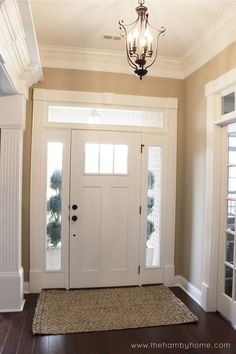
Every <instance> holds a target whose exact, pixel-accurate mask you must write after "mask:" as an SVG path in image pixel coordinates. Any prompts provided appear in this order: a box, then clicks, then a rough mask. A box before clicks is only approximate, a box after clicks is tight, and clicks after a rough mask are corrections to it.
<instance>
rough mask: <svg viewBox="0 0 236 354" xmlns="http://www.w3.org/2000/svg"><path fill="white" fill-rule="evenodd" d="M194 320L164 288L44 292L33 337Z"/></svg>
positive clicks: (156, 286) (36, 313)
mask: <svg viewBox="0 0 236 354" xmlns="http://www.w3.org/2000/svg"><path fill="white" fill-rule="evenodd" d="M194 321H197V317H196V316H195V315H194V314H192V312H190V310H189V309H188V308H187V307H186V306H185V305H184V304H183V303H182V302H181V301H180V300H179V299H178V298H177V297H176V296H175V295H174V294H173V293H172V292H171V291H170V290H169V289H168V288H166V287H165V286H163V285H155V286H143V287H127V288H108V289H89V290H43V291H42V292H41V294H40V296H39V299H38V303H37V306H36V310H35V315H34V319H33V327H32V330H33V333H34V334H64V333H75V332H91V331H108V330H115V329H125V328H140V327H151V326H161V325H172V324H180V323H187V322H194Z"/></svg>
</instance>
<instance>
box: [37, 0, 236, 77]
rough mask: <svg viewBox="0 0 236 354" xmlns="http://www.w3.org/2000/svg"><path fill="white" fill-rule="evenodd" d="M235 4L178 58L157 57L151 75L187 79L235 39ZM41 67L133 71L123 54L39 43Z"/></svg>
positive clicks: (129, 72)
mask: <svg viewBox="0 0 236 354" xmlns="http://www.w3.org/2000/svg"><path fill="white" fill-rule="evenodd" d="M235 22H236V4H235V5H233V6H232V8H231V9H230V10H229V11H227V12H225V13H224V14H223V16H222V17H221V19H220V20H219V21H217V22H215V23H214V24H213V25H212V26H211V27H210V28H209V29H208V30H207V31H205V32H204V33H203V35H202V36H201V38H200V39H199V41H198V42H196V43H194V44H193V46H192V48H190V49H189V50H188V51H187V52H186V53H185V54H184V55H182V56H181V57H179V58H176V57H175V58H171V57H160V56H159V57H158V59H157V65H153V66H152V67H151V68H150V71H149V75H150V76H155V77H165V78H174V79H185V78H186V77H187V76H189V75H190V74H192V73H193V72H194V71H196V70H197V69H199V68H200V67H201V66H203V65H204V64H206V63H207V62H208V61H209V60H211V59H212V58H213V57H215V56H216V55H217V54H218V53H219V52H221V51H222V50H223V49H225V48H226V47H227V46H229V45H230V44H231V43H232V42H234V41H235V40H236V26H235ZM39 49H40V56H41V60H42V66H43V67H48V68H65V69H80V70H89V71H104V72H114V73H123V74H132V69H131V68H130V67H129V65H128V64H127V60H126V56H125V54H124V53H120V52H115V51H99V50H91V49H86V48H83V49H78V48H73V47H70V48H69V47H61V46H48V45H40V46H39Z"/></svg>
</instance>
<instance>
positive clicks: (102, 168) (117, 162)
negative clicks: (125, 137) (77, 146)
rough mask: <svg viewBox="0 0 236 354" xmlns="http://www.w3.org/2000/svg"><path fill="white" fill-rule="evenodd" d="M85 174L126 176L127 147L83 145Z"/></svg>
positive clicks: (117, 145) (121, 145)
mask: <svg viewBox="0 0 236 354" xmlns="http://www.w3.org/2000/svg"><path fill="white" fill-rule="evenodd" d="M84 173H85V174H102V175H104V174H114V175H127V174H128V145H125V144H96V143H86V144H85V164H84Z"/></svg>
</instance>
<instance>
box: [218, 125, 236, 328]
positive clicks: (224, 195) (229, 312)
mask: <svg viewBox="0 0 236 354" xmlns="http://www.w3.org/2000/svg"><path fill="white" fill-rule="evenodd" d="M221 180H222V182H221V220H220V244H219V271H218V294H217V309H218V311H220V313H222V314H223V315H224V317H226V318H227V319H228V320H229V321H230V322H232V323H233V324H234V325H236V231H235V230H236V123H233V124H230V125H228V126H226V127H224V128H222V178H221Z"/></svg>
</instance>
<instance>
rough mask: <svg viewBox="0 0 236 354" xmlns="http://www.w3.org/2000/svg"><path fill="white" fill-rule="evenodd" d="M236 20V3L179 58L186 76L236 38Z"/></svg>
mask: <svg viewBox="0 0 236 354" xmlns="http://www.w3.org/2000/svg"><path fill="white" fill-rule="evenodd" d="M235 22H236V4H235V5H233V6H232V8H231V9H230V10H229V11H226V12H225V13H224V14H223V16H222V17H221V18H220V20H219V21H217V22H215V23H214V24H213V25H212V26H211V27H210V28H209V29H208V30H207V31H206V32H205V33H203V35H202V37H201V38H200V40H199V41H198V42H196V43H194V45H193V46H192V48H191V49H190V50H189V51H188V52H186V53H185V54H184V55H183V56H182V58H179V59H180V62H181V63H182V67H183V76H184V78H186V77H187V76H189V75H190V74H192V73H193V72H194V71H196V70H197V69H199V68H200V67H201V66H203V65H204V64H206V63H207V62H208V61H209V60H211V59H212V58H214V57H215V56H216V55H217V54H218V53H220V52H221V51H222V50H223V49H225V48H226V47H228V46H229V45H230V44H231V43H233V42H234V41H235V40H236V27H235Z"/></svg>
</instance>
